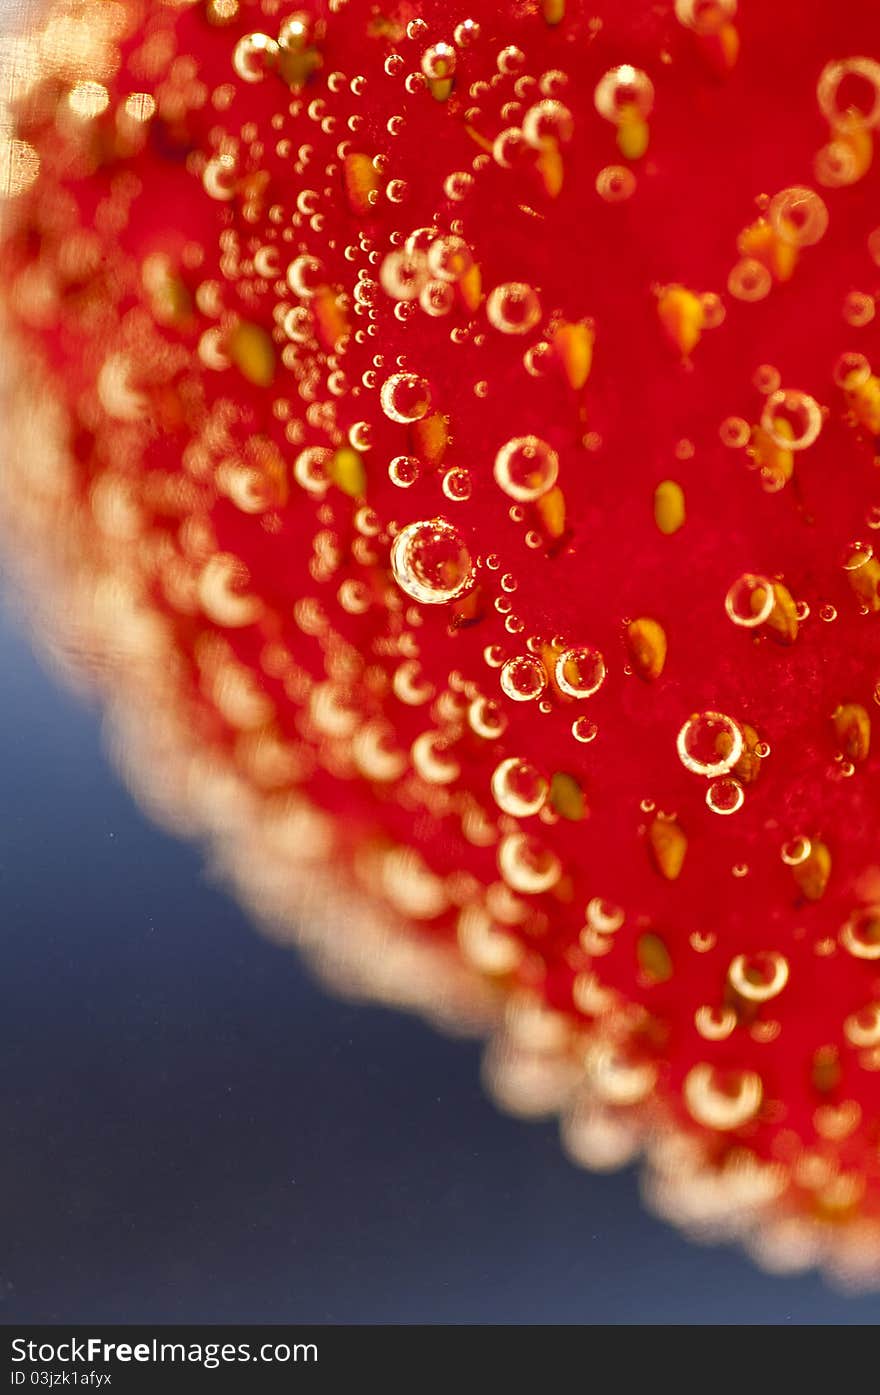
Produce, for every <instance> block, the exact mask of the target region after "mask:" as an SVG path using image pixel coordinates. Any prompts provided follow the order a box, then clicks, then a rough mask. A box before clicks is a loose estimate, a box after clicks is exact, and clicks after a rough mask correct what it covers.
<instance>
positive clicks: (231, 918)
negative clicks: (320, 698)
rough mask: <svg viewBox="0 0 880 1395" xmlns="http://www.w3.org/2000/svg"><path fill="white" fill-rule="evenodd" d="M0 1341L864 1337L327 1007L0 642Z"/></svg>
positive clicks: (423, 1051)
mask: <svg viewBox="0 0 880 1395" xmlns="http://www.w3.org/2000/svg"><path fill="white" fill-rule="evenodd" d="M0 791H2V794H0V926H2V935H3V940H4V948H5V954H4V960H5V963H4V969H3V973H2V976H0V1022H2V1024H3V1070H2V1073H0V1120H2V1121H3V1147H2V1149H0V1198H2V1210H3V1213H4V1215H3V1219H2V1223H0V1233H2V1243H0V1322H5V1323H12V1322H16V1321H32V1322H50V1321H70V1322H77V1321H79V1322H82V1321H95V1320H100V1321H105V1322H112V1321H118V1322H126V1321H129V1322H159V1321H164V1322H186V1321H202V1322H217V1323H223V1322H230V1323H231V1322H359V1323H380V1322H465V1323H470V1322H505V1323H507V1322H516V1323H530V1322H548V1321H549V1322H563V1323H632V1322H664V1323H668V1322H698V1323H702V1322H725V1323H731V1322H760V1323H766V1322H776V1323H784V1322H795V1323H830V1322H837V1323H856V1322H873V1321H875V1320H876V1319H877V1317H878V1315H880V1296H877V1295H874V1296H867V1297H858V1298H849V1297H845V1296H843V1295H841V1294H839V1293H835V1292H834V1291H833V1290H832V1289H830V1288H829V1287H827V1285H826V1284H825V1283H824V1282H823V1281H822V1280H821V1279H819V1278H817V1277H815V1276H808V1277H802V1278H796V1279H780V1278H772V1277H769V1276H767V1275H764V1274H761V1273H760V1272H758V1271H757V1270H756V1269H754V1268H753V1266H752V1265H751V1263H750V1262H749V1261H748V1260H747V1259H745V1258H744V1257H743V1256H741V1255H740V1254H738V1253H737V1252H736V1251H731V1250H724V1249H702V1248H697V1247H694V1246H692V1245H690V1244H688V1243H687V1242H686V1241H684V1240H683V1239H682V1238H681V1237H680V1236H679V1235H678V1234H676V1233H675V1232H674V1231H673V1230H671V1229H669V1228H668V1227H667V1226H666V1225H664V1224H663V1223H661V1222H659V1221H657V1220H655V1219H653V1218H652V1217H650V1216H648V1215H646V1214H645V1212H644V1211H643V1210H642V1208H641V1205H640V1203H639V1200H638V1195H637V1186H636V1179H635V1176H634V1174H633V1172H632V1170H627V1171H625V1172H623V1173H620V1174H617V1175H615V1176H613V1177H595V1176H590V1175H589V1174H587V1173H585V1172H581V1171H578V1170H577V1169H575V1168H573V1167H572V1166H570V1165H569V1164H568V1163H567V1162H566V1161H565V1159H564V1158H563V1156H562V1153H561V1151H560V1148H559V1144H558V1140H557V1138H556V1133H555V1129H554V1128H553V1127H552V1126H550V1125H534V1124H524V1123H521V1122H518V1121H514V1120H511V1119H506V1118H504V1117H503V1116H501V1115H499V1114H498V1113H497V1112H496V1111H495V1109H494V1108H493V1106H492V1105H491V1104H490V1103H489V1102H488V1100H486V1099H485V1098H484V1096H483V1094H482V1092H481V1089H480V1086H479V1083H478V1066H479V1047H478V1046H477V1045H476V1044H474V1043H467V1042H460V1041H451V1040H448V1039H446V1038H444V1037H441V1036H438V1035H436V1034H435V1033H434V1032H432V1031H431V1030H430V1029H429V1028H427V1027H426V1026H424V1025H423V1024H422V1023H420V1022H419V1021H417V1020H415V1019H412V1018H407V1017H405V1016H402V1015H396V1014H393V1013H390V1012H387V1011H384V1010H381V1009H378V1008H370V1007H353V1006H350V1005H346V1004H342V1003H339V1002H336V1001H333V1000H332V999H331V998H329V997H327V996H326V995H325V994H324V993H323V992H322V991H321V990H320V989H319V988H318V987H317V986H316V985H315V984H314V982H313V981H312V980H311V979H310V977H309V975H308V973H307V972H306V971H305V969H304V968H303V966H302V965H301V964H300V963H299V962H298V960H297V958H296V957H295V956H294V955H293V954H292V953H290V952H288V951H285V950H283V949H279V948H277V947H275V946H273V945H272V944H270V943H268V942H267V941H266V940H264V939H263V938H261V937H260V935H259V934H258V933H257V932H256V931H255V930H254V928H253V927H252V926H251V925H250V924H249V923H248V920H247V918H246V917H245V915H244V914H243V912H242V911H241V910H240V909H239V908H238V907H237V906H236V905H235V904H234V903H233V901H232V900H231V899H230V898H229V897H227V895H226V894H225V893H224V892H223V891H222V890H221V889H220V888H218V887H216V886H214V885H212V884H211V883H210V881H209V880H208V879H207V878H206V875H205V871H204V862H203V857H202V855H201V853H200V852H199V850H198V849H196V848H193V847H191V846H186V845H184V844H181V843H178V842H175V841H174V840H173V839H171V838H169V837H167V836H166V835H164V834H163V833H161V832H159V831H158V830H157V829H156V828H155V827H153V826H152V825H151V824H150V823H148V822H147V821H146V819H145V818H144V816H143V815H142V814H141V813H140V811H139V810H138V809H137V807H136V806H135V804H134V803H133V801H132V800H131V798H130V797H129V795H128V794H127V793H126V791H125V790H124V789H123V787H122V785H121V784H120V782H119V780H118V779H117V777H116V776H115V774H114V773H113V771H112V770H111V768H110V766H109V764H108V761H107V759H106V757H105V754H104V752H103V749H102V743H101V737H100V723H99V717H98V714H97V713H96V712H95V711H90V710H88V709H87V708H86V707H84V706H82V705H81V704H80V703H79V702H78V701H77V700H76V699H74V698H73V697H71V696H70V695H69V694H67V693H65V692H63V691H61V690H60V689H59V688H58V687H57V686H56V685H55V684H54V682H53V681H52V680H50V679H49V678H48V677H47V676H46V675H45V673H44V672H43V671H42V670H41V669H40V667H39V666H38V664H37V662H36V661H35V659H34V658H33V656H32V654H31V652H30V650H29V648H28V645H27V643H26V640H25V639H24V637H23V634H22V632H21V631H20V630H17V629H16V628H15V626H14V625H13V624H12V623H10V621H9V619H8V617H3V616H2V615H0Z"/></svg>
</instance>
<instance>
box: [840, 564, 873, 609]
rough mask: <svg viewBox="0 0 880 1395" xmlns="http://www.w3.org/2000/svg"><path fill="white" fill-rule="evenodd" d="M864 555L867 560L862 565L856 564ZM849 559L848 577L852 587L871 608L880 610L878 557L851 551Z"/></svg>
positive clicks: (864, 603)
mask: <svg viewBox="0 0 880 1395" xmlns="http://www.w3.org/2000/svg"><path fill="white" fill-rule="evenodd" d="M862 555H864V556H865V558H866V560H865V561H864V562H862V564H861V566H856V565H854V564H855V563H856V562H858V561H859V558H860V557H861V556H862ZM847 560H848V563H849V569H848V571H847V573H846V579H847V581H848V582H849V584H850V587H851V588H852V590H853V591H854V592H855V594H856V596H858V598H859V600H860V601H861V602H862V604H863V605H866V606H867V607H868V609H869V610H873V611H877V610H880V562H878V561H877V558H876V557H870V558H869V557H868V556H867V553H865V554H861V553H859V552H857V551H856V552H853V553H851V554H850V556H849V558H848V559H847Z"/></svg>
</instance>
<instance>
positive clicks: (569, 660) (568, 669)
mask: <svg viewBox="0 0 880 1395" xmlns="http://www.w3.org/2000/svg"><path fill="white" fill-rule="evenodd" d="M605 673H606V669H605V660H604V659H603V657H602V655H601V654H600V653H599V650H598V649H593V648H592V647H591V646H590V645H579V646H578V647H577V648H574V649H566V650H565V652H564V653H562V654H560V656H559V658H558V659H557V660H556V669H555V674H554V676H555V678H556V682H557V685H558V686H559V688H560V689H561V691H562V692H563V693H565V694H567V696H568V697H575V698H587V697H592V696H593V694H594V693H598V691H599V689H600V688H601V686H602V684H603V683H604V682H605Z"/></svg>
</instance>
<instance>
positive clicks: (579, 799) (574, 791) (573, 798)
mask: <svg viewBox="0 0 880 1395" xmlns="http://www.w3.org/2000/svg"><path fill="white" fill-rule="evenodd" d="M550 803H551V804H552V806H553V808H554V809H555V810H556V812H557V814H559V815H560V817H561V818H563V819H571V821H572V822H573V823H579V822H580V820H581V819H585V818H586V817H587V814H588V812H589V810H588V809H587V801H586V799H585V797H584V792H583V790H582V789H581V786H580V785H579V783H578V781H577V780H576V779H575V778H574V776H573V775H568V774H566V772H565V771H564V770H557V771H556V773H555V774H554V775H553V778H552V779H551V781H550Z"/></svg>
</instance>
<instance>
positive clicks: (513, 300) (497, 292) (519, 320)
mask: <svg viewBox="0 0 880 1395" xmlns="http://www.w3.org/2000/svg"><path fill="white" fill-rule="evenodd" d="M486 315H487V317H488V320H489V323H490V324H491V325H493V326H494V327H495V329H497V330H500V331H501V333H502V334H528V332H529V330H530V329H534V327H535V325H536V324H537V323H538V321H539V320H540V318H541V303H540V301H539V300H538V297H537V296H536V294H535V292H534V291H533V290H532V288H531V286H529V285H526V283H525V282H524V281H507V282H505V284H504V285H502V286H496V287H495V289H494V290H493V291H492V292H491V294H490V296H489V299H488V301H487V302H486Z"/></svg>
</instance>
